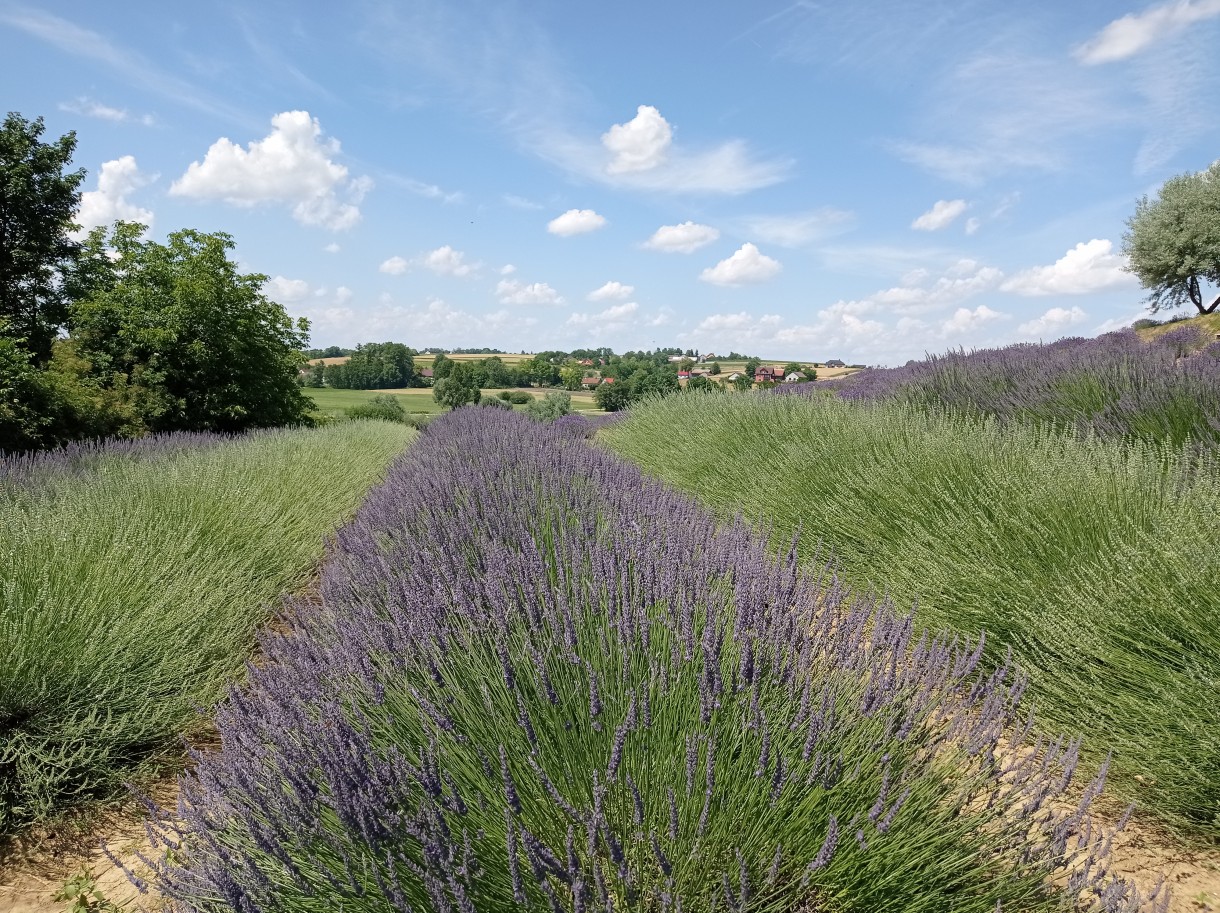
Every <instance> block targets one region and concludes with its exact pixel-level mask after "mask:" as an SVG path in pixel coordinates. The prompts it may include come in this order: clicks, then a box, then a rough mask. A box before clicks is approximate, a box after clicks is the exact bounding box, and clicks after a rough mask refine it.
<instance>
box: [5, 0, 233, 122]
mask: <svg viewBox="0 0 1220 913" xmlns="http://www.w3.org/2000/svg"><path fill="white" fill-rule="evenodd" d="M0 24H3V25H7V26H9V27H11V28H14V29H17V30H18V31H21V32H24V33H25V34H27V35H29V36H31V37H33V38H36V39H38V40H39V41H42V42H44V43H45V44H49V45H51V46H53V47H55V48H58V49H59V50H60V51H63V52H64V53H65V54H68V55H70V56H72V57H75V58H77V59H79V60H91V61H93V62H94V63H97V64H100V65H102V66H104V67H107V68H108V69H110V70H113V71H114V72H116V73H118V74H119V75H120V76H122V77H123V78H124V79H125V80H126V81H127V82H129V83H131V84H132V85H134V86H137V87H139V88H140V89H142V90H145V91H149V92H156V93H157V94H159V95H161V96H163V97H165V98H168V99H170V100H172V101H174V102H176V103H178V104H181V105H184V106H186V107H189V108H194V109H195V110H197V111H203V112H204V113H206V114H210V115H213V116H215V117H220V118H223V119H225V120H228V121H232V122H234V123H240V124H244V125H249V124H251V123H252V119H251V118H250V117H249V116H248V115H247V114H245V113H244V112H243V111H241V110H239V109H237V108H235V107H233V106H232V105H229V104H227V103H226V102H224V101H221V100H220V99H218V98H216V97H214V96H212V95H211V94H209V93H207V92H204V91H202V90H201V89H199V87H197V86H195V85H192V84H191V83H188V82H187V81H186V80H184V79H182V78H180V77H178V76H175V75H174V74H172V73H169V72H167V71H166V70H164V69H162V68H160V67H158V66H156V65H154V64H152V63H150V62H149V61H148V60H146V59H145V58H144V57H142V56H141V55H139V54H137V53H135V52H134V51H130V50H127V49H126V48H123V47H121V46H119V45H118V44H115V43H114V42H112V41H111V40H110V39H109V38H107V37H106V36H105V35H102V34H100V33H99V32H95V31H92V30H90V29H86V28H82V27H81V26H79V25H77V24H76V23H75V22H72V21H71V20H68V19H64V18H62V17H60V16H55V15H53V14H51V13H47V12H44V11H42V10H39V9H34V8H31V7H27V6H21V5H11V6H5V7H0Z"/></svg>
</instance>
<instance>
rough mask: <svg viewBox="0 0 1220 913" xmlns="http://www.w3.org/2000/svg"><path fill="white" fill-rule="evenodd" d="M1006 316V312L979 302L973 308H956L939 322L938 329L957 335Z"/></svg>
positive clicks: (946, 334) (945, 333)
mask: <svg viewBox="0 0 1220 913" xmlns="http://www.w3.org/2000/svg"><path fill="white" fill-rule="evenodd" d="M1007 317H1008V315H1007V314H1002V313H1000V312H999V311H993V310H992V309H991V308H989V307H987V305H985V304H980V305H979V306H978V307H976V308H975V309H974V310H970V308H958V309H957V310H956V311H954V312H953V316H952V317H950V318H949V319H948V320H946V321H945V322H944V323H942V324H941V327H940V329H941V333H942V334H943V335H945V336H958V335H961V334H963V333H969V332H972V331H974V330H977V329H978V328H979V327H982V326H984V325H985V324H988V323H992V322H994V321H996V320H1004V319H1007Z"/></svg>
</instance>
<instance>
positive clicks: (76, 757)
mask: <svg viewBox="0 0 1220 913" xmlns="http://www.w3.org/2000/svg"><path fill="white" fill-rule="evenodd" d="M414 434H415V433H414V432H413V431H411V430H410V429H408V428H406V427H405V426H401V425H392V424H388V423H374V422H345V423H342V424H340V425H335V426H332V427H327V428H322V429H316V430H289V431H273V432H259V433H254V434H250V435H249V436H246V437H239V438H225V437H220V436H215V435H168V436H164V437H162V438H158V439H150V440H148V441H143V442H136V443H135V444H121V443H120V444H114V445H110V446H105V445H103V446H101V447H97V446H92V445H86V446H84V447H80V448H76V449H73V450H69V451H67V452H64V453H55V452H52V453H49V454H45V455H41V456H32V457H11V458H7V459H4V460H0V594H2V596H3V600H2V602H0V656H3V657H4V658H5V660H4V662H3V664H0V837H2V836H6V835H9V834H11V833H13V832H14V831H15V830H16V829H17V828H20V827H24V826H27V825H29V824H30V823H32V822H44V821H48V820H51V819H53V818H54V816H56V815H57V814H59V813H60V812H61V811H62V810H64V809H66V808H69V807H72V806H74V805H76V804H78V803H80V802H82V801H86V800H93V799H105V798H109V797H111V796H113V795H114V794H115V793H116V792H117V791H120V790H121V789H122V784H123V783H124V782H125V781H128V780H130V779H132V778H133V777H137V778H138V777H139V776H141V775H142V774H143V773H144V772H147V771H150V770H151V769H152V768H153V767H155V766H156V765H155V762H157V761H158V760H163V761H165V760H167V761H169V763H170V764H171V765H172V764H173V763H176V762H180V759H181V746H180V743H179V741H178V740H179V738H180V736H181V734H182V733H183V732H185V731H186V730H187V729H188V728H190V727H192V726H194V725H197V724H198V722H199V717H198V712H197V708H199V707H208V706H210V705H212V704H213V703H214V702H215V701H216V700H217V699H218V698H219V697H220V696H221V694H222V693H223V692H224V690H225V688H226V686H227V683H228V682H230V681H232V680H233V679H234V677H235V676H236V675H237V673H239V672H240V670H241V669H242V666H243V664H244V663H245V662H246V660H247V659H248V657H249V655H250V650H251V647H252V645H253V641H254V632H255V629H256V628H257V627H258V626H259V625H260V624H261V623H263V622H264V621H266V620H267V618H268V617H269V616H270V614H271V613H272V612H274V611H275V609H276V602H277V600H278V598H279V596H280V594H282V593H285V592H286V591H289V590H291V589H294V588H296V587H298V586H300V585H301V584H302V583H303V582H305V581H306V580H307V579H308V577H309V575H310V573H311V571H312V570H313V568H314V566H315V564H316V562H317V561H318V559H319V558H320V557H321V554H322V544H323V537H324V536H325V535H327V534H328V533H330V532H331V531H332V530H333V529H334V528H335V527H336V526H337V525H338V524H339V523H341V522H342V521H343V519H344V518H345V517H347V516H349V515H350V514H351V513H352V511H354V509H355V508H356V506H357V504H358V503H359V502H360V500H361V498H362V497H363V496H364V493H365V492H366V491H367V490H368V488H369V487H370V486H371V485H372V484H373V483H374V482H375V481H377V479H378V478H379V477H380V476H381V475H382V473H383V472H384V471H385V468H386V466H387V464H388V463H389V462H390V460H392V459H393V458H394V457H396V456H397V455H398V454H399V453H400V452H401V451H402V450H403V448H404V447H406V446H407V444H408V443H409V442H410V440H411V439H412V438H413V436H414Z"/></svg>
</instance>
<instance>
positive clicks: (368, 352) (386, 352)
mask: <svg viewBox="0 0 1220 913" xmlns="http://www.w3.org/2000/svg"><path fill="white" fill-rule="evenodd" d="M324 376H325V378H326V383H328V384H330V386H332V387H337V388H339V389H346V390H378V389H383V388H387V387H388V388H397V387H414V386H416V385H418V384H419V377H418V375H417V374H416V373H415V352H414V350H413V349H409V348H407V346H405V345H403V344H402V343H401V342H369V343H365V344H364V345H360V346H356V349H355V351H353V352H352V354H351V356H350V357H349V358H348V360H347V361H346V362H345V363H344V364H337V365H331V366H330V367H329V368H327V369H326V371H325V375H324Z"/></svg>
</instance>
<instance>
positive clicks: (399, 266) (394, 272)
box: [377, 257, 411, 276]
mask: <svg viewBox="0 0 1220 913" xmlns="http://www.w3.org/2000/svg"><path fill="white" fill-rule="evenodd" d="M410 265H411V264H410V263H409V262H407V261H406V260H404V259H403V258H402V257H390V259H388V260H383V261H382V263H381V266H379V267H377V269H378V270H379V271H380V272H383V273H388V274H389V275H391V276H401V275H402V274H403V273H405V272H406V271H407V268H408V267H409V266H410Z"/></svg>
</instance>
